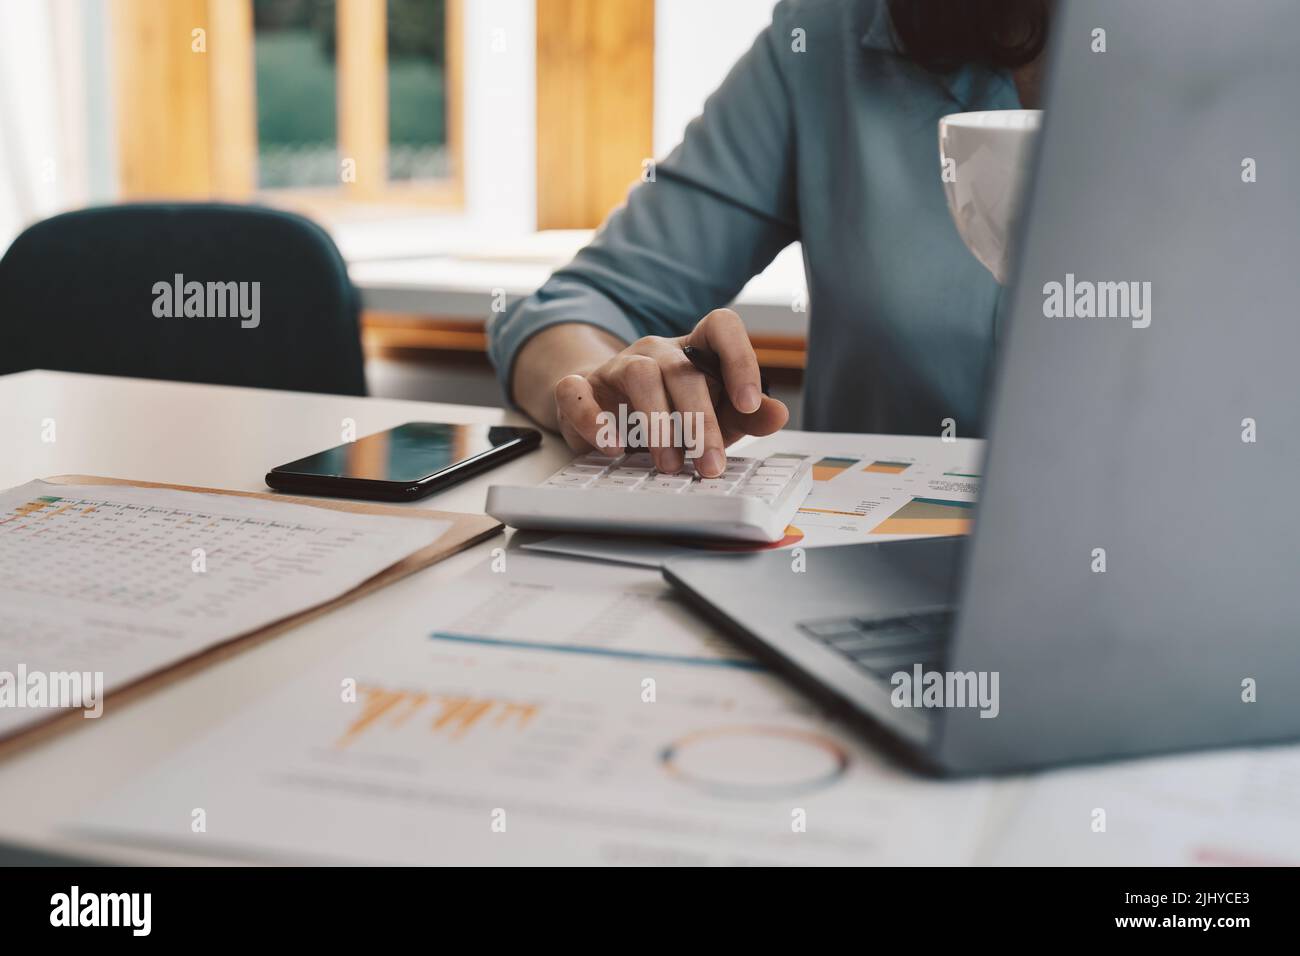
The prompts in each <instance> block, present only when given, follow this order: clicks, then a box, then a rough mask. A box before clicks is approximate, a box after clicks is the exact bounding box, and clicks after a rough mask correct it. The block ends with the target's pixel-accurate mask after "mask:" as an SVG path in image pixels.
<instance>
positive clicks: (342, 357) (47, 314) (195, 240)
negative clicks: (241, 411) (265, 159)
mask: <svg viewBox="0 0 1300 956" xmlns="http://www.w3.org/2000/svg"><path fill="white" fill-rule="evenodd" d="M358 312H359V297H358V295H357V292H356V289H355V288H354V287H353V285H352V283H351V281H350V280H349V279H348V274H347V268H346V266H345V265H344V262H343V259H342V257H341V256H340V255H339V252H338V249H337V248H336V247H335V246H334V243H333V242H332V241H331V240H330V238H329V236H328V235H327V234H326V233H325V231H324V230H323V229H321V228H320V227H319V226H318V225H316V224H315V223H313V222H311V221H310V220H308V219H304V218H303V217H302V216H297V215H294V214H292V213H286V212H281V211H278V210H273V209H266V208H263V207H258V206H237V205H224V204H214V203H159V204H153V203H149V204H132V205H121V206H105V207H101V208H95V209H83V210H79V211H77V212H70V213H65V214H63V215H60V216H55V217H53V218H52V219H46V220H45V221H43V222H39V223H36V224H35V225H33V226H31V227H30V228H28V229H27V230H26V231H25V232H23V233H22V234H21V235H20V236H19V237H18V238H17V239H15V240H14V242H13V244H12V245H11V246H10V248H9V251H8V252H7V253H5V256H4V258H3V259H0V373H7V372H15V371H22V370H25V369H29V368H47V369H54V370H58V371H69V372H95V373H100V374H105V375H129V376H137V377H141V378H165V379H178V380H183V381H190V382H204V383H211V384H219V385H249V386H254V387H260V388H281V389H293V390H296V391H310V392H331V393H336V394H344V395H364V394H365V393H366V385H365V371H364V365H363V359H362V353H361V338H360V330H359V321H358Z"/></svg>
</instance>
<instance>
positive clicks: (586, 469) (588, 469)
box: [560, 465, 605, 475]
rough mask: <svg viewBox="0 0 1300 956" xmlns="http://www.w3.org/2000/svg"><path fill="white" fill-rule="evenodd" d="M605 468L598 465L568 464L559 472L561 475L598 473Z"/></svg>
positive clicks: (602, 472) (602, 471)
mask: <svg viewBox="0 0 1300 956" xmlns="http://www.w3.org/2000/svg"><path fill="white" fill-rule="evenodd" d="M604 472H605V469H604V468H602V467H601V466H599V465H570V466H569V467H568V468H565V469H564V470H563V471H561V472H560V474H562V475H600V474H604Z"/></svg>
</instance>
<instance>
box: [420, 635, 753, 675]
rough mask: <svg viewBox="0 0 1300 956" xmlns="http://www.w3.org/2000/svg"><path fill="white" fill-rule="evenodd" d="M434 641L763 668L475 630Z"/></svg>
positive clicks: (721, 659)
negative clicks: (513, 637) (521, 638)
mask: <svg viewBox="0 0 1300 956" xmlns="http://www.w3.org/2000/svg"><path fill="white" fill-rule="evenodd" d="M429 637H430V638H431V639H432V640H435V641H456V642H458V643H460V644H483V645H486V646H488V647H515V648H519V649H521V650H526V651H556V652H558V653H560V654H590V655H593V656H595V657H618V658H622V659H623V660H632V661H655V662H657V663H660V664H692V665H697V666H700V667H730V668H735V669H738V670H746V671H763V670H767V668H766V667H764V666H763V665H762V664H760V663H759V662H758V661H738V660H729V659H727V658H724V657H691V656H689V655H685V654H648V653H645V652H644V651H620V650H616V649H614V648H610V647H597V646H595V645H594V644H544V643H540V642H538V641H515V640H509V639H507V638H499V637H483V636H481V635H479V634H454V633H452V632H450V631H434V632H433V633H432V634H430V635H429Z"/></svg>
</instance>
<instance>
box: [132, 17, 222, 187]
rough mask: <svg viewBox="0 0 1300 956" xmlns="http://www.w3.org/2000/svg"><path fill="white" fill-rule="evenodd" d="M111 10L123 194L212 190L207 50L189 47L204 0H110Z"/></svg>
mask: <svg viewBox="0 0 1300 956" xmlns="http://www.w3.org/2000/svg"><path fill="white" fill-rule="evenodd" d="M113 14H114V23H113V29H114V38H113V42H114V56H115V58H116V71H115V72H116V76H117V87H116V99H117V104H116V109H117V124H118V127H117V128H118V130H119V135H118V158H119V164H120V175H121V182H122V195H123V198H126V199H151V198H193V199H199V198H204V197H206V196H208V195H210V193H211V187H212V166H211V150H210V148H209V147H210V139H209V127H208V120H209V113H208V109H207V103H208V94H209V73H208V60H207V57H208V54H207V53H196V52H194V50H193V49H192V43H193V38H192V31H193V30H195V29H203V30H205V31H206V30H208V27H209V24H208V2H207V0H169V2H167V3H158V2H157V0H114V7H113ZM207 41H208V42H209V43H210V41H211V37H210V36H209V37H207ZM195 104H200V105H201V106H200V108H197V109H196V108H195Z"/></svg>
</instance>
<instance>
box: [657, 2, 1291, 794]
mask: <svg viewBox="0 0 1300 956" xmlns="http://www.w3.org/2000/svg"><path fill="white" fill-rule="evenodd" d="M1056 9H1057V11H1058V17H1059V20H1058V22H1057V23H1056V24H1055V27H1054V30H1053V38H1052V51H1053V56H1052V59H1051V76H1050V78H1049V85H1048V97H1047V106H1046V109H1045V113H1044V124H1043V129H1042V133H1041V140H1040V143H1039V146H1038V155H1037V157H1036V160H1035V166H1034V174H1033V178H1032V180H1031V182H1032V185H1031V187H1030V190H1029V192H1028V194H1027V197H1026V202H1027V205H1026V206H1025V212H1024V216H1023V219H1022V221H1021V225H1020V233H1019V239H1018V243H1017V248H1018V249H1019V250H1021V252H1020V255H1019V256H1018V257H1017V258H1018V262H1017V264H1016V267H1015V272H1014V273H1013V276H1012V280H1011V283H1010V285H1009V286H1008V288H1007V289H1006V290H1005V292H1004V296H1003V310H1002V313H1001V314H1000V316H999V326H998V327H999V329H1000V330H1001V335H1000V341H999V355H998V362H997V368H996V371H995V376H994V377H995V382H994V387H993V389H992V393H991V397H990V405H989V410H988V415H987V418H986V420H987V421H988V422H989V429H988V433H989V445H988V449H987V456H986V460H985V467H984V484H983V489H982V495H981V502H980V505H979V509H978V514H977V516H976V519H975V524H974V529H973V533H972V535H971V536H970V537H969V538H965V537H961V538H928V539H916V540H906V541H893V542H885V543H872V544H863V545H855V546H847V547H839V548H825V549H814V550H809V551H807V552H806V555H805V559H804V560H805V570H804V571H803V573H796V572H795V570H794V565H793V563H792V561H791V557H790V554H789V552H784V551H768V552H763V553H755V554H747V555H743V556H737V557H699V558H697V557H689V558H681V559H677V560H673V561H671V562H669V563H668V564H667V565H666V566H665V569H664V575H665V577H666V578H667V579H668V581H670V582H671V583H672V584H673V585H674V586H675V587H676V588H677V589H679V590H680V592H681V593H682V594H683V595H685V597H686V598H687V599H688V600H689V601H690V602H692V603H693V604H695V605H697V606H698V607H699V608H700V609H702V610H703V611H704V612H705V613H706V614H707V615H709V616H711V617H712V618H714V619H715V620H717V621H718V622H720V623H721V624H723V625H724V626H725V627H726V628H727V629H728V630H730V631H731V632H732V633H734V634H735V635H737V636H738V637H740V638H741V639H743V640H744V641H746V642H747V643H749V644H750V645H752V646H753V648H754V649H755V650H756V651H757V652H758V653H759V654H760V656H762V657H763V658H765V659H767V660H768V661H770V662H771V663H772V664H773V665H774V666H775V667H777V668H779V669H780V670H781V671H783V672H784V673H787V674H789V675H791V676H793V677H794V678H795V679H796V680H797V681H798V682H799V683H800V684H801V685H802V686H804V687H805V688H807V689H808V690H809V691H810V692H811V693H813V694H815V695H816V696H817V697H818V698H819V699H821V700H823V701H824V702H826V703H827V704H828V705H831V706H832V708H833V709H838V710H840V711H842V712H844V713H846V714H849V715H852V716H854V717H856V718H861V720H862V722H863V724H862V725H863V726H864V727H869V728H870V730H871V733H872V735H873V736H874V737H875V738H876V739H879V740H881V741H882V742H887V743H888V744H889V746H890V747H891V748H892V749H893V750H894V751H896V752H897V753H899V754H902V755H905V756H906V757H907V758H909V760H911V761H912V762H914V763H915V764H916V765H918V766H920V767H924V768H926V769H927V770H929V771H932V772H935V773H939V774H952V775H962V774H979V773H994V772H1005V771H1015V770H1021V769H1028V768H1036V767H1045V766H1051V765H1057V764H1065V763H1077V762H1087V761H1098V760H1107V759H1114V758H1123V757H1131V756H1135V755H1139V754H1154V753H1161V752H1172V751H1183V750H1191V749H1198V748H1209V747H1223V746H1230V745H1242V744H1266V743H1272V742H1282V741H1288V740H1295V739H1297V738H1300V496H1298V495H1297V493H1296V490H1295V489H1296V487H1297V482H1298V481H1300V372H1298V371H1297V356H1300V305H1298V304H1300V265H1298V264H1300V178H1297V177H1296V175H1295V163H1296V157H1300V119H1297V118H1296V117H1297V114H1296V110H1295V102H1294V99H1295V91H1296V90H1297V89H1300V60H1298V59H1297V58H1296V57H1295V54H1294V43H1293V41H1294V37H1295V36H1296V35H1298V34H1300V6H1297V5H1296V4H1294V3H1291V2H1287V0H1261V2H1255V3H1251V4H1248V5H1246V6H1244V7H1240V8H1234V11H1233V14H1232V17H1231V18H1230V19H1229V20H1225V18H1224V14H1223V8H1222V6H1221V5H1219V4H1214V3H1210V2H1196V3H1188V2H1184V0H1148V2H1145V3H1141V4H1134V3H1131V2H1125V0H1096V2H1092V3H1088V4H1078V3H1071V4H1061V5H1059V6H1058V7H1057V8H1056ZM1096 28H1104V29H1105V30H1106V31H1107V34H1108V43H1107V46H1108V50H1107V52H1104V53H1096V52H1093V50H1092V46H1093V43H1092V39H1093V31H1094V29H1096ZM1252 172H1253V173H1254V175H1253V177H1252V176H1251V175H1249V173H1252ZM1252 179H1253V181H1252ZM1081 282H1091V283H1102V282H1143V283H1145V282H1150V283H1151V285H1150V299H1149V302H1148V307H1149V311H1148V317H1149V319H1150V322H1149V324H1147V325H1145V327H1139V326H1140V325H1141V323H1137V322H1130V321H1126V320H1124V319H1123V318H1122V317H1121V318H1113V317H1112V318H1081V317H1077V316H1076V317H1073V318H1065V317H1059V310H1056V309H1054V308H1049V307H1048V306H1047V304H1046V300H1047V298H1048V290H1049V289H1052V288H1054V287H1052V286H1050V284H1051V283H1058V284H1063V285H1064V284H1067V283H1069V284H1073V287H1074V288H1081V286H1080V285H1079V283H1081ZM1058 291H1059V290H1058ZM1080 311H1086V310H1080ZM937 427H938V425H937V424H936V429H937ZM938 440H939V439H938V438H937V437H936V441H938Z"/></svg>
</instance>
